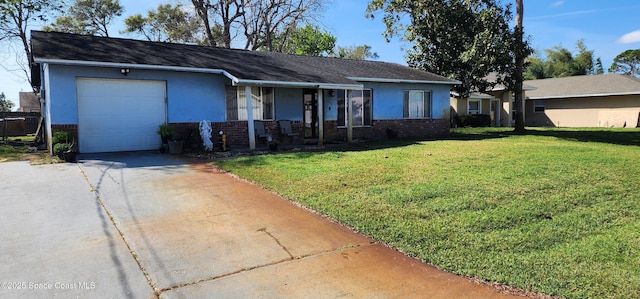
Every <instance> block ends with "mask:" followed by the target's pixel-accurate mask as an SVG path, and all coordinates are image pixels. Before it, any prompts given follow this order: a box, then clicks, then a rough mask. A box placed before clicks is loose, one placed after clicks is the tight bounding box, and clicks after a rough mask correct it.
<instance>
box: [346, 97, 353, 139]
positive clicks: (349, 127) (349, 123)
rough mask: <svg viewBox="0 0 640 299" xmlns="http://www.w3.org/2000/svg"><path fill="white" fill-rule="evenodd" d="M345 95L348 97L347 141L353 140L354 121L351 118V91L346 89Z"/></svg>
mask: <svg viewBox="0 0 640 299" xmlns="http://www.w3.org/2000/svg"><path fill="white" fill-rule="evenodd" d="M344 93H345V97H346V98H347V112H346V115H345V119H347V142H353V123H352V120H351V107H352V106H351V105H352V103H351V102H352V99H351V93H350V92H349V90H345V91H344Z"/></svg>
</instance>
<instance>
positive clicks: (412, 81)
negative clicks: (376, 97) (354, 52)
mask: <svg viewBox="0 0 640 299" xmlns="http://www.w3.org/2000/svg"><path fill="white" fill-rule="evenodd" d="M347 79H350V80H353V81H358V82H379V83H409V84H442V85H460V84H462V82H460V81H457V80H452V81H428V80H410V79H387V78H367V77H347Z"/></svg>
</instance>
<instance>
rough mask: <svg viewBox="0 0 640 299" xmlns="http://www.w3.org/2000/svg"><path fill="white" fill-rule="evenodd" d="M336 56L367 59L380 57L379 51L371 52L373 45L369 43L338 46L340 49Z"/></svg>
mask: <svg viewBox="0 0 640 299" xmlns="http://www.w3.org/2000/svg"><path fill="white" fill-rule="evenodd" d="M336 57H340V58H348V59H357V60H367V59H369V60H376V59H378V53H376V52H371V46H369V45H361V46H350V47H341V46H338V49H337V51H336Z"/></svg>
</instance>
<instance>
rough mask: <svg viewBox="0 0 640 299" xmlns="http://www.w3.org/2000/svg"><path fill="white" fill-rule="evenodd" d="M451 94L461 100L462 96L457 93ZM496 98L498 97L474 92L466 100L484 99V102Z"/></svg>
mask: <svg viewBox="0 0 640 299" xmlns="http://www.w3.org/2000/svg"><path fill="white" fill-rule="evenodd" d="M450 94H451V95H452V96H453V97H455V98H460V94H459V93H457V92H455V91H452V92H450ZM495 98H496V97H494V96H492V95H490V94H486V93H481V92H472V93H470V94H469V96H468V97H466V99H484V100H493V99H495Z"/></svg>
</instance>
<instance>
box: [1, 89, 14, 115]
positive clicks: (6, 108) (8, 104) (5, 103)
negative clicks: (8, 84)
mask: <svg viewBox="0 0 640 299" xmlns="http://www.w3.org/2000/svg"><path fill="white" fill-rule="evenodd" d="M14 105H15V104H14V103H13V102H12V101H11V100H7V98H6V97H5V96H4V92H3V93H0V112H11V109H12V108H13V106H14Z"/></svg>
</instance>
